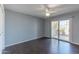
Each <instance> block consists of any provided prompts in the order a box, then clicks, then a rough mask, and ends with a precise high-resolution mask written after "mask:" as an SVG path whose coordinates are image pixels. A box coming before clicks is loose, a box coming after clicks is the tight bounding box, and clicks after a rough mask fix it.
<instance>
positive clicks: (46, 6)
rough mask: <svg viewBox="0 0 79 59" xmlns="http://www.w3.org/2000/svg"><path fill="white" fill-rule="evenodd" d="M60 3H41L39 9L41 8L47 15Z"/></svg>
mask: <svg viewBox="0 0 79 59" xmlns="http://www.w3.org/2000/svg"><path fill="white" fill-rule="evenodd" d="M60 5H61V4H42V5H41V7H40V8H39V10H43V11H44V13H45V16H47V17H49V16H50V15H51V13H54V12H56V9H58V7H59V6H60Z"/></svg>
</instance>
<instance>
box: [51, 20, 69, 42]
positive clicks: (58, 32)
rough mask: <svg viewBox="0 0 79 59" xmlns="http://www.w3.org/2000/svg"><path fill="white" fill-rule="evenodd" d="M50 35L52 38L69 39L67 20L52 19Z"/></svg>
mask: <svg viewBox="0 0 79 59" xmlns="http://www.w3.org/2000/svg"><path fill="white" fill-rule="evenodd" d="M51 37H52V38H54V39H59V40H64V41H69V20H59V21H52V22H51Z"/></svg>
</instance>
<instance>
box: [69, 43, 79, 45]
mask: <svg viewBox="0 0 79 59" xmlns="http://www.w3.org/2000/svg"><path fill="white" fill-rule="evenodd" d="M70 43H72V44H76V45H79V43H76V42H70Z"/></svg>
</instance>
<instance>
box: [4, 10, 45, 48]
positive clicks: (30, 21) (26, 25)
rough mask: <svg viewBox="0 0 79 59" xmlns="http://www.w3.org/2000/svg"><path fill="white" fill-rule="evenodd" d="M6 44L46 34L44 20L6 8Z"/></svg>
mask: <svg viewBox="0 0 79 59" xmlns="http://www.w3.org/2000/svg"><path fill="white" fill-rule="evenodd" d="M5 27H6V28H5V35H6V37H5V39H6V40H5V45H6V47H7V46H10V45H13V44H16V43H21V42H25V41H29V40H32V39H36V38H40V37H43V36H44V20H43V19H39V18H36V17H33V16H27V15H25V14H21V13H17V12H13V11H10V10H5Z"/></svg>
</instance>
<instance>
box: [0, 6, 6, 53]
mask: <svg viewBox="0 0 79 59" xmlns="http://www.w3.org/2000/svg"><path fill="white" fill-rule="evenodd" d="M4 38H5V37H4V9H3V5H0V54H1V53H2V50H3V49H4Z"/></svg>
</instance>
